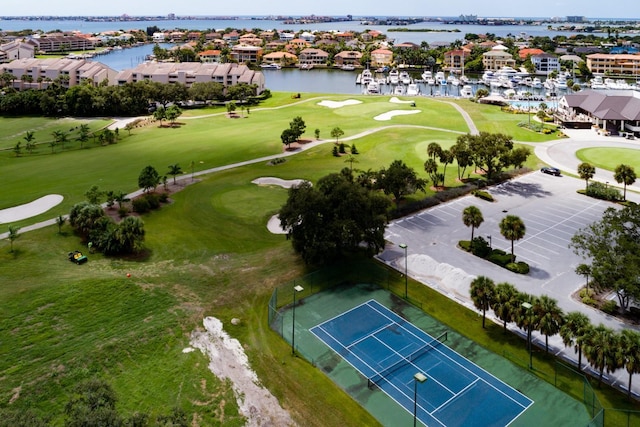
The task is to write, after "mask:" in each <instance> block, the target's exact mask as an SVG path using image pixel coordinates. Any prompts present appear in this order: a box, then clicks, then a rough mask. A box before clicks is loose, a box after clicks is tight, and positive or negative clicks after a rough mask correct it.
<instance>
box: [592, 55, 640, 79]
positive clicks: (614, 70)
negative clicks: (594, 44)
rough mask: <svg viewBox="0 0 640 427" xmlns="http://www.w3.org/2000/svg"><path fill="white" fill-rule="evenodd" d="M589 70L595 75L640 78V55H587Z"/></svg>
mask: <svg viewBox="0 0 640 427" xmlns="http://www.w3.org/2000/svg"><path fill="white" fill-rule="evenodd" d="M587 68H588V69H589V71H591V72H592V73H593V74H602V75H617V76H638V74H639V73H640V54H629V53H620V54H608V53H594V54H592V55H587Z"/></svg>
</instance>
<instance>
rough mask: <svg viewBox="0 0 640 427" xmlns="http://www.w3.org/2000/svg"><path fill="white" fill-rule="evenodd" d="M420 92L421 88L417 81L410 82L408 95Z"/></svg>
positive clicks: (415, 94)
mask: <svg viewBox="0 0 640 427" xmlns="http://www.w3.org/2000/svg"><path fill="white" fill-rule="evenodd" d="M419 94H420V88H418V85H417V84H415V83H410V84H409V86H407V96H418V95H419Z"/></svg>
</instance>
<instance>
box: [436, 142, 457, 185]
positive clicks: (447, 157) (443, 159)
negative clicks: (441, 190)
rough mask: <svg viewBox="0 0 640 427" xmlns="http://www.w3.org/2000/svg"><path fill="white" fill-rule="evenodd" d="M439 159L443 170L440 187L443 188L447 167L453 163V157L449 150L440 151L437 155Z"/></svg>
mask: <svg viewBox="0 0 640 427" xmlns="http://www.w3.org/2000/svg"><path fill="white" fill-rule="evenodd" d="M439 159H440V163H442V165H443V166H444V167H443V170H442V186H443V187H444V179H445V175H446V174H447V165H448V164H450V163H453V160H454V157H453V152H451V150H442V151H441V152H440V154H439Z"/></svg>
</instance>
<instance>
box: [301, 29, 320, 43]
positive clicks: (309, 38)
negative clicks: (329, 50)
mask: <svg viewBox="0 0 640 427" xmlns="http://www.w3.org/2000/svg"><path fill="white" fill-rule="evenodd" d="M298 38H300V39H302V40H304V41H306V42H308V43H309V44H311V43H313V42H314V41H315V39H316V35H315V34H313V33H310V32H308V31H304V32H302V33H301V34H300V35H299V36H298Z"/></svg>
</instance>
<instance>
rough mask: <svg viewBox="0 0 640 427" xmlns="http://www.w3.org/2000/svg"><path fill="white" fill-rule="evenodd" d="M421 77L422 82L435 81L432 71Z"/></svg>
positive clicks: (424, 73) (425, 72)
mask: <svg viewBox="0 0 640 427" xmlns="http://www.w3.org/2000/svg"><path fill="white" fill-rule="evenodd" d="M420 77H422V81H424V82H428V81H429V80H433V73H432V72H431V71H427V70H425V71H424V72H423V73H422V74H421V75H420Z"/></svg>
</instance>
